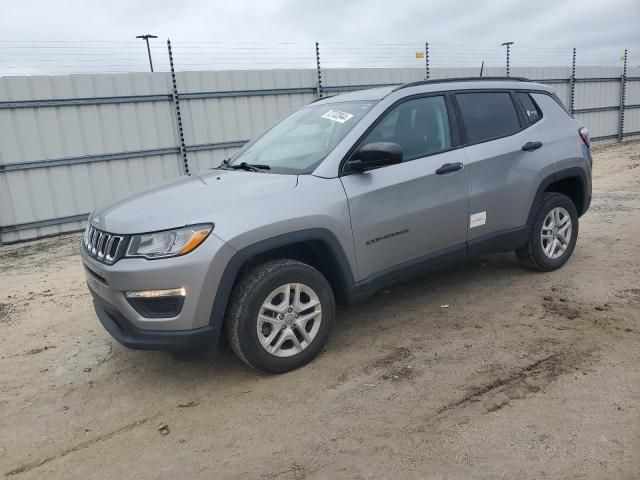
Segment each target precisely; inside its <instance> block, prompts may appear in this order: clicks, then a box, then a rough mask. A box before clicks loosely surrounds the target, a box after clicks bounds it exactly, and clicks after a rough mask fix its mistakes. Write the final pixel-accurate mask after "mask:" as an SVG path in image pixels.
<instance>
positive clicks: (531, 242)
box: [516, 192, 579, 272]
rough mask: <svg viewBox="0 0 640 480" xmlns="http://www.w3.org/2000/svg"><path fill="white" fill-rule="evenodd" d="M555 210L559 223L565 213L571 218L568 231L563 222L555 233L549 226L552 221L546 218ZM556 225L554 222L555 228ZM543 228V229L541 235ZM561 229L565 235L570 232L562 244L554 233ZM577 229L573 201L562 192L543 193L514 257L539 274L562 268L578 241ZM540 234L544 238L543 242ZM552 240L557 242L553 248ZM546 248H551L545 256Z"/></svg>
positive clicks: (576, 214)
mask: <svg viewBox="0 0 640 480" xmlns="http://www.w3.org/2000/svg"><path fill="white" fill-rule="evenodd" d="M554 211H555V212H560V215H561V216H560V217H559V218H560V219H561V221H565V220H564V217H565V216H566V215H565V214H568V217H569V219H570V226H569V230H566V223H563V224H562V225H561V228H560V229H555V230H554V229H553V228H552V227H551V226H550V225H552V223H549V222H550V221H551V220H550V219H549V218H548V216H551V217H553V214H552V213H551V212H554ZM563 212H564V213H563ZM555 218H557V217H554V220H555ZM555 223H556V222H555V221H554V222H553V225H554V226H555ZM558 223H559V222H558ZM543 226H544V227H545V230H544V232H543ZM562 229H565V230H564V233H565V234H566V233H567V231H568V232H570V238H569V239H568V241H566V243H564V244H563V242H561V238H564V237H562V235H560V236H558V237H556V234H557V232H556V230H560V231H561V230H562ZM578 230H579V225H578V212H577V210H576V206H575V205H574V203H573V201H571V199H570V198H569V197H567V196H566V195H563V194H561V193H555V192H551V193H545V194H544V196H543V197H542V201H541V202H540V205H539V206H538V209H537V211H536V214H535V216H534V219H533V224H532V226H531V230H530V232H529V238H528V240H527V243H526V244H525V245H524V246H523V247H522V248H520V249H518V250H516V255H517V256H518V258H519V259H520V260H521V261H522V262H523V263H524V264H525V265H526V266H528V267H530V268H533V269H535V270H539V271H541V272H550V271H552V270H556V269H558V268H560V267H562V266H563V265H564V264H565V263H566V262H567V260H569V257H571V254H572V253H573V249H574V248H575V246H576V241H577V239H578ZM543 234H545V235H546V237H545V238H544V239H543ZM555 240H557V242H560V243H558V244H556V246H555V247H554V245H553V244H552V243H553V241H555ZM565 240H566V238H565ZM564 245H566V247H564ZM545 246H546V247H547V248H546V250H547V251H548V250H549V248H551V256H550V255H549V254H548V253H545ZM562 248H564V251H563V252H560V250H561V249H562ZM552 256H555V258H552Z"/></svg>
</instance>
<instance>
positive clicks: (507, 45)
mask: <svg viewBox="0 0 640 480" xmlns="http://www.w3.org/2000/svg"><path fill="white" fill-rule="evenodd" d="M511 45H513V42H504V43H503V44H502V46H503V47H507V77H508V76H509V73H510V70H509V47H511Z"/></svg>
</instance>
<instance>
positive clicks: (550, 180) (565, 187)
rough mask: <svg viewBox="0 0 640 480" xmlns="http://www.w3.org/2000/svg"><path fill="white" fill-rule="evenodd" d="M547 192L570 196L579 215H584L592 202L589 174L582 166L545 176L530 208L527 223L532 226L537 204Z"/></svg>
mask: <svg viewBox="0 0 640 480" xmlns="http://www.w3.org/2000/svg"><path fill="white" fill-rule="evenodd" d="M547 192H556V193H562V194H564V195H566V196H568V197H569V198H570V199H571V200H572V201H573V203H574V205H575V206H576V210H577V211H578V216H582V215H583V214H584V213H585V212H586V211H587V209H588V208H589V204H590V203H591V190H590V188H589V183H588V181H587V174H586V173H585V171H584V169H582V168H580V167H572V168H567V169H564V170H560V171H558V172H555V173H553V174H552V175H549V176H548V177H545V178H544V179H543V180H542V182H540V185H539V186H538V189H537V191H536V195H535V197H534V200H533V203H532V204H531V207H530V209H529V216H528V217H527V225H529V226H531V225H532V223H533V219H534V216H535V212H536V206H537V205H539V204H540V201H541V200H542V197H543V195H544V194H545V193H547Z"/></svg>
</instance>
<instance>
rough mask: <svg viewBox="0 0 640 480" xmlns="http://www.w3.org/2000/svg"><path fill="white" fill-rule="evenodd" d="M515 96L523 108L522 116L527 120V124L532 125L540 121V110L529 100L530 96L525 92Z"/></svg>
mask: <svg viewBox="0 0 640 480" xmlns="http://www.w3.org/2000/svg"><path fill="white" fill-rule="evenodd" d="M516 95H518V99H519V100H520V103H522V106H523V107H524V115H525V118H526V119H527V122H528V123H529V124H532V123H536V122H537V121H538V120H540V118H541V117H542V115H541V113H540V109H539V108H538V106H537V105H536V104H535V102H534V101H533V99H532V98H531V95H529V94H528V93H526V92H518V93H517V94H516Z"/></svg>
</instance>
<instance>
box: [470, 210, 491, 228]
mask: <svg viewBox="0 0 640 480" xmlns="http://www.w3.org/2000/svg"><path fill="white" fill-rule="evenodd" d="M485 223H487V212H486V211H485V212H480V213H474V214H473V215H471V216H470V217H469V228H473V227H479V226H480V225H484V224H485Z"/></svg>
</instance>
